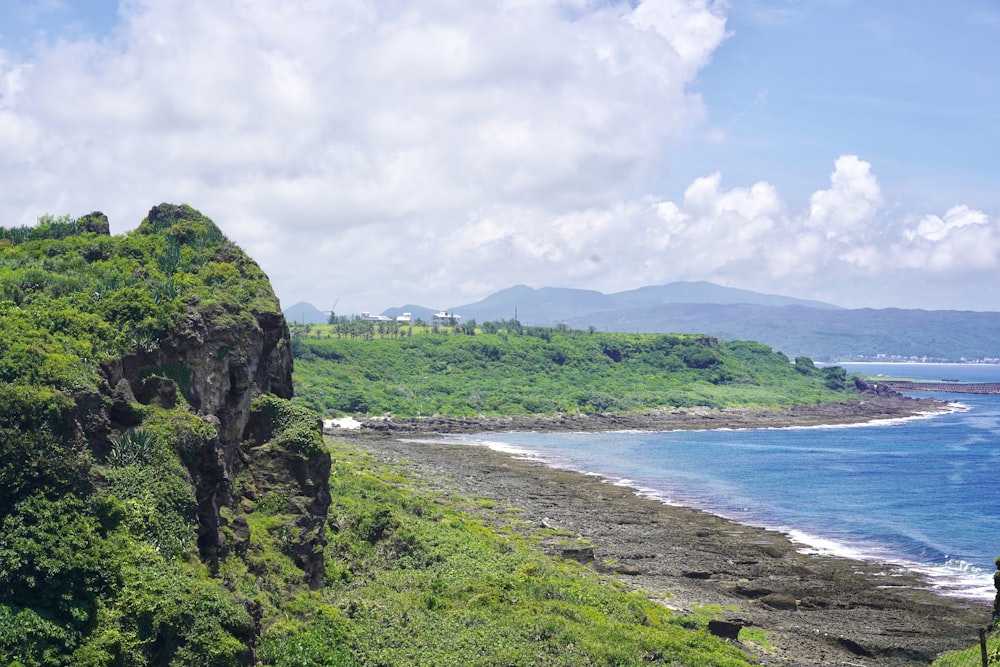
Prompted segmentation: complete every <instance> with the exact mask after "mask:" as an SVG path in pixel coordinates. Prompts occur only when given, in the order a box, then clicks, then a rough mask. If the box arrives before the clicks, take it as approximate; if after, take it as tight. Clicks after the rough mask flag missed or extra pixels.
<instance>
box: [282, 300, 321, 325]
mask: <svg viewBox="0 0 1000 667" xmlns="http://www.w3.org/2000/svg"><path fill="white" fill-rule="evenodd" d="M282 312H283V313H284V314H285V319H286V320H288V321H289V322H295V323H297V324H326V321H327V320H328V319H329V318H330V314H329V313H324V312H323V311H321V310H320V309H319V308H317V307H316V306H314V305H312V304H311V303H309V302H307V301H299V302H298V303H297V304H295V305H294V306H291V307H290V308H285V309H283V310H282Z"/></svg>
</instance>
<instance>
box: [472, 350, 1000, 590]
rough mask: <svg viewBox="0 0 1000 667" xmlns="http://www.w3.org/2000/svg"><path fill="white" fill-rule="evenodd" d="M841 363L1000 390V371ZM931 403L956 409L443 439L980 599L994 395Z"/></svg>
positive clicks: (989, 563)
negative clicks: (837, 420) (775, 532)
mask: <svg viewBox="0 0 1000 667" xmlns="http://www.w3.org/2000/svg"><path fill="white" fill-rule="evenodd" d="M844 365H845V366H847V367H848V370H850V371H860V372H864V373H868V374H872V375H878V374H880V373H881V374H884V375H886V376H892V377H908V378H914V379H926V380H942V379H949V380H951V379H958V380H962V381H974V382H991V381H993V382H1000V366H985V365H961V364H955V365H951V364H924V365H918V364H893V365H888V367H887V368H885V369H883V368H881V367H876V366H875V365H873V364H844ZM924 395H925V396H926V395H927V394H924ZM934 396H936V397H938V398H942V399H945V400H948V401H951V402H953V403H954V410H953V411H951V412H947V413H944V414H938V415H935V416H929V417H926V418H920V419H911V420H896V421H891V422H882V423H877V424H870V425H855V426H829V427H810V428H784V429H745V430H712V431H670V432H631V431H630V432H615V433H505V434H488V435H484V436H475V437H473V436H470V437H460V438H456V439H454V440H455V441H456V442H459V443H462V444H478V445H486V446H491V447H494V448H499V449H505V450H508V451H515V452H520V453H522V454H524V455H528V456H532V457H536V458H538V459H540V460H542V461H544V462H546V463H547V464H549V465H552V466H556V467H560V468H567V469H572V470H578V471H583V472H588V473H593V474H597V475H600V476H602V477H604V478H605V479H607V480H608V481H609V482H612V483H616V484H621V485H623V486H629V487H632V488H634V489H636V490H637V491H638V492H640V493H642V494H644V495H647V496H650V497H653V498H657V499H659V500H661V501H663V502H667V503H671V504H679V505H685V506H689V507H696V508H699V509H703V510H706V511H709V512H712V513H715V514H718V515H721V516H724V517H727V518H730V519H734V520H736V521H739V522H742V523H747V524H753V525H760V526H766V527H769V528H777V529H780V530H782V531H783V532H785V533H787V534H788V535H789V536H790V537H792V539H793V540H795V541H797V542H799V543H801V545H802V548H803V549H804V550H812V551H816V552H819V553H828V554H834V555H842V556H848V557H854V558H865V559H874V560H880V561H886V562H891V563H897V564H900V565H903V566H905V567H908V568H911V569H915V570H919V571H921V572H923V573H925V574H927V575H928V576H929V578H930V580H931V581H932V583H933V585H934V586H936V587H937V588H939V589H940V590H942V591H943V592H945V593H949V594H954V595H960V596H963V597H969V598H979V599H984V600H985V599H990V598H992V597H993V596H994V595H995V593H996V591H995V590H994V588H993V585H992V574H993V572H994V571H995V566H994V559H995V558H996V557H997V556H1000V483H998V478H1000V396H985V395H972V394H934Z"/></svg>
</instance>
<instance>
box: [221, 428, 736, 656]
mask: <svg viewBox="0 0 1000 667" xmlns="http://www.w3.org/2000/svg"><path fill="white" fill-rule="evenodd" d="M332 452H333V458H334V462H335V463H334V470H333V473H332V475H331V481H332V487H331V492H332V493H333V496H334V504H333V506H332V507H331V508H330V522H329V523H330V544H329V545H328V547H327V553H326V559H327V570H326V586H325V587H324V588H323V589H322V590H321V591H318V592H313V593H302V594H301V595H299V596H298V597H296V598H295V599H294V600H293V601H292V602H291V603H290V604H289V605H287V606H286V607H285V608H284V610H283V617H282V620H280V621H279V622H276V623H275V624H274V625H272V626H270V627H269V629H268V630H267V632H266V633H265V635H264V637H263V638H262V640H261V644H260V650H259V652H258V657H259V658H260V659H261V662H262V664H266V665H275V666H283V667H284V666H293V665H295V666H298V665H412V666H420V665H497V666H500V665H504V666H508V665H509V666H517V665H523V666H525V667H527V666H531V665H566V666H567V667H570V666H573V667H580V666H585V665H595V666H596V665H639V664H643V665H647V664H648V665H719V666H726V665H733V666H735V665H745V664H748V659H747V658H746V657H745V656H744V655H743V654H741V653H740V652H739V651H737V650H736V649H735V648H733V647H731V646H729V645H727V644H725V643H724V642H722V641H721V640H719V639H716V638H714V637H712V636H710V635H709V634H708V633H707V632H706V630H705V625H706V624H707V621H708V618H709V617H708V616H706V615H699V616H693V617H685V616H681V615H677V614H675V613H673V612H671V611H669V610H668V609H666V608H665V607H663V606H662V605H658V604H655V603H653V602H651V601H650V600H649V599H647V598H646V597H644V596H642V595H639V594H635V593H629V592H626V591H624V590H622V589H621V587H620V586H619V585H617V584H615V583H614V582H611V581H604V580H601V579H598V578H597V576H596V575H594V574H593V573H592V572H591V571H589V570H586V569H585V568H582V567H581V566H580V565H579V564H575V563H572V562H562V561H558V560H554V559H552V558H549V557H547V556H545V555H544V553H543V552H542V550H541V547H540V545H539V543H538V539H539V537H540V536H539V535H538V534H536V533H534V532H533V529H532V528H531V527H529V526H527V525H526V524H524V523H523V522H521V521H519V514H518V510H517V509H516V508H511V507H497V508H495V509H494V510H493V511H492V512H491V516H492V517H493V519H494V520H495V521H496V523H499V525H495V523H494V525H491V524H490V523H486V522H484V520H483V519H481V518H477V517H476V516H475V514H476V512H478V511H479V507H480V505H478V504H477V503H476V502H475V499H469V498H461V497H453V496H444V495H441V494H440V493H435V492H432V491H430V490H428V489H426V488H421V487H420V486H418V485H416V484H415V483H414V482H413V481H411V480H410V479H409V478H408V477H407V476H406V471H405V469H404V470H395V469H392V468H388V467H386V466H384V465H381V464H378V463H377V462H375V461H374V460H373V459H372V458H371V457H369V456H367V455H363V454H361V453H359V451H358V450H357V449H355V448H353V447H351V446H348V445H343V444H333V445H332ZM254 516H255V517H256V518H255V520H256V521H260V522H262V523H263V522H266V521H267V520H268V519H267V517H265V516H263V515H262V512H256V513H255V514H254ZM272 558H273V560H274V561H275V562H277V561H280V556H279V555H272ZM236 580H238V578H237V579H236Z"/></svg>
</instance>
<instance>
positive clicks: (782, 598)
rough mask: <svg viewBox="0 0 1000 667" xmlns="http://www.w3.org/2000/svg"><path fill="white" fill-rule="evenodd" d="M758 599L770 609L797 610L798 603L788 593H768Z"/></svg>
mask: <svg viewBox="0 0 1000 667" xmlns="http://www.w3.org/2000/svg"><path fill="white" fill-rule="evenodd" d="M760 601H761V602H763V603H764V604H766V605H767V606H768V607H771V608H772V609H779V610H781V611H798V609H799V605H798V603H797V602H796V601H795V598H794V597H793V596H791V595H789V594H788V593H770V594H768V595H765V596H764V597H762V598H760Z"/></svg>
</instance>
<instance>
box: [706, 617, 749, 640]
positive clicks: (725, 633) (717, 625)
mask: <svg viewBox="0 0 1000 667" xmlns="http://www.w3.org/2000/svg"><path fill="white" fill-rule="evenodd" d="M742 629H743V624H742V623H734V622H732V621H720V620H717V619H712V620H711V621H709V622H708V631H709V633H711V634H713V635H715V636H716V637H722V638H723V639H733V640H738V639H739V638H740V630H742Z"/></svg>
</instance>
